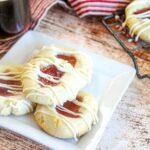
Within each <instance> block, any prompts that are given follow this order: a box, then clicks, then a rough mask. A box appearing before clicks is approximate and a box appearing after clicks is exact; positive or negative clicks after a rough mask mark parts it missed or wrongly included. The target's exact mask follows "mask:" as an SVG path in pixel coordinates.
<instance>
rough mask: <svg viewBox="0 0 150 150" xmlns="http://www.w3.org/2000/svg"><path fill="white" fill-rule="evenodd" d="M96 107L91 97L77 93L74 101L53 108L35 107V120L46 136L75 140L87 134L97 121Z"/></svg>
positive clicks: (83, 93)
mask: <svg viewBox="0 0 150 150" xmlns="http://www.w3.org/2000/svg"><path fill="white" fill-rule="evenodd" d="M97 113H98V105H97V104H96V102H95V100H94V98H93V96H91V95H90V94H88V93H85V92H79V94H78V96H77V97H76V99H74V100H73V101H67V102H65V103H64V104H63V106H60V105H57V106H56V107H55V108H53V107H50V106H44V105H37V108H36V111H35V114H34V116H35V120H36V121H37V123H38V125H39V126H40V127H41V128H42V129H43V130H44V131H46V132H47V133H48V134H50V135H53V136H55V137H58V138H75V139H76V140H77V138H78V137H80V136H81V135H83V134H85V133H86V132H88V131H89V130H90V129H91V127H92V125H93V124H96V123H97V121H98V117H97Z"/></svg>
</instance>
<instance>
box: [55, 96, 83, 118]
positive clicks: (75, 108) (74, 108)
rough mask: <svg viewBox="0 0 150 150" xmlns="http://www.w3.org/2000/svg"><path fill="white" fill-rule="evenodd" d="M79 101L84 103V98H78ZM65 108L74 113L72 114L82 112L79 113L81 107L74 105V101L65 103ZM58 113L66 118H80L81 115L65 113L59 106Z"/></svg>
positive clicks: (57, 107)
mask: <svg viewBox="0 0 150 150" xmlns="http://www.w3.org/2000/svg"><path fill="white" fill-rule="evenodd" d="M77 100H78V101H80V102H81V101H82V97H77ZM63 107H64V108H66V109H68V110H70V111H72V112H74V113H80V112H79V108H80V106H79V105H76V104H75V103H73V102H72V101H67V102H65V103H64V104H63ZM56 111H57V112H58V113H59V114H61V115H63V116H65V117H70V118H80V116H79V115H74V114H71V113H68V112H66V111H63V110H62V108H61V109H60V107H59V106H56Z"/></svg>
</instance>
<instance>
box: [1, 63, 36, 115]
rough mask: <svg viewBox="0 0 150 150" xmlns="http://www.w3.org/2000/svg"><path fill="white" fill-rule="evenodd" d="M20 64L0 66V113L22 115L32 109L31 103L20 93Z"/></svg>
mask: <svg viewBox="0 0 150 150" xmlns="http://www.w3.org/2000/svg"><path fill="white" fill-rule="evenodd" d="M22 69H23V67H22V66H21V65H1V66H0V115H5V116H6V115H10V114H14V115H24V114H27V113H30V112H32V111H33V104H32V103H31V101H28V100H27V99H26V98H25V97H24V96H23V93H22V82H21V78H20V77H21V74H22Z"/></svg>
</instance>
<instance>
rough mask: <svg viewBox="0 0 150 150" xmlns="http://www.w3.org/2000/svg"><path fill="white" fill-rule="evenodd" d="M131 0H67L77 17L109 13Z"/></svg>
mask: <svg viewBox="0 0 150 150" xmlns="http://www.w3.org/2000/svg"><path fill="white" fill-rule="evenodd" d="M131 1H132V0H68V2H69V4H70V5H71V7H72V8H73V9H74V10H75V12H76V13H77V15H78V16H79V17H81V18H82V17H85V16H88V15H103V16H104V15H110V14H112V13H113V12H115V11H116V10H120V9H123V8H125V6H126V5H127V4H129V3H130V2H131Z"/></svg>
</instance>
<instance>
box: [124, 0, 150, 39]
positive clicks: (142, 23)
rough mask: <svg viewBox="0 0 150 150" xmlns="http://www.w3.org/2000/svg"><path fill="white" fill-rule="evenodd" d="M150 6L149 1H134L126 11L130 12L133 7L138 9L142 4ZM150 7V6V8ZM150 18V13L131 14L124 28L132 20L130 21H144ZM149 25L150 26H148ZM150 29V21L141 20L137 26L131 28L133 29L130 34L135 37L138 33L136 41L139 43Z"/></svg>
mask: <svg viewBox="0 0 150 150" xmlns="http://www.w3.org/2000/svg"><path fill="white" fill-rule="evenodd" d="M146 3H147V4H148V5H150V3H149V1H145V0H143V1H134V2H133V3H131V4H130V5H129V6H128V7H127V8H126V11H128V9H130V8H131V7H133V6H134V7H136V6H138V5H140V4H146ZM149 7H150V6H149ZM149 17H150V11H146V12H143V13H140V14H134V12H133V14H130V15H128V16H127V18H126V20H125V22H124V23H123V26H125V25H126V24H127V22H128V21H129V20H130V19H133V18H137V19H144V18H149ZM146 25H148V26H146ZM149 29H150V20H149V19H144V20H139V22H138V23H136V24H133V25H132V26H131V29H130V33H131V36H133V35H134V34H135V33H136V31H138V33H137V35H136V37H135V41H138V39H139V37H140V36H141V34H142V33H143V32H145V31H147V30H149Z"/></svg>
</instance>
